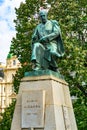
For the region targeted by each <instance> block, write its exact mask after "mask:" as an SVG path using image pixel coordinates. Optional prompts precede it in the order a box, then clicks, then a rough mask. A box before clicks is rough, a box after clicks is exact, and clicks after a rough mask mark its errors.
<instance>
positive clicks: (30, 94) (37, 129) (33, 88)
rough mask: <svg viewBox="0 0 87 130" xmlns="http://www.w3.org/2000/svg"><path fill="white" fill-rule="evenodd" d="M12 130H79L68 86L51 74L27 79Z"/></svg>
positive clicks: (18, 97)
mask: <svg viewBox="0 0 87 130" xmlns="http://www.w3.org/2000/svg"><path fill="white" fill-rule="evenodd" d="M11 130H77V126H76V122H75V117H74V113H73V108H72V103H71V98H70V93H69V88H68V84H67V83H66V82H65V81H64V80H62V79H60V78H57V77H56V76H54V75H51V74H49V75H47V74H46V75H40V76H38V75H36V76H35V75H34V76H26V77H24V78H23V79H22V81H21V84H20V88H19V94H18V96H17V103H16V107H15V111H14V116H13V121H12V125H11Z"/></svg>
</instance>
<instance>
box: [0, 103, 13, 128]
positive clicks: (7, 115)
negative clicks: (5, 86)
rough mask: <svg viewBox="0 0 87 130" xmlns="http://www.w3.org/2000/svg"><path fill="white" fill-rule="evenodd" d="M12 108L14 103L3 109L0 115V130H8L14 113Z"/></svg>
mask: <svg viewBox="0 0 87 130" xmlns="http://www.w3.org/2000/svg"><path fill="white" fill-rule="evenodd" d="M14 106H15V101H14V102H12V104H11V105H10V106H9V107H7V108H6V109H5V112H4V113H1V115H0V117H1V120H0V130H10V128H11V121H12V118H13V113H14Z"/></svg>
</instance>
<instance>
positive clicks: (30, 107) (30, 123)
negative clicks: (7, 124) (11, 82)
mask: <svg viewBox="0 0 87 130" xmlns="http://www.w3.org/2000/svg"><path fill="white" fill-rule="evenodd" d="M44 104H45V91H40V90H39V91H23V93H22V128H42V127H44V106H45V105H44Z"/></svg>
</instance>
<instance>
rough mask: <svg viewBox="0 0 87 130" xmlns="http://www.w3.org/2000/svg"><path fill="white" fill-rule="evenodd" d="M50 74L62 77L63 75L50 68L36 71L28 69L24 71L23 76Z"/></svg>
mask: <svg viewBox="0 0 87 130" xmlns="http://www.w3.org/2000/svg"><path fill="white" fill-rule="evenodd" d="M47 75H50V76H51V75H52V76H54V77H56V78H60V79H64V77H63V76H62V75H61V74H60V73H59V72H54V71H51V70H38V71H30V72H25V74H24V77H34V76H47Z"/></svg>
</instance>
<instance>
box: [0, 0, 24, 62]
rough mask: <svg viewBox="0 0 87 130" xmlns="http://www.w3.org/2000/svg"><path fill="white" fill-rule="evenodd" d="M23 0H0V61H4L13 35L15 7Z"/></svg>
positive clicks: (14, 32)
mask: <svg viewBox="0 0 87 130" xmlns="http://www.w3.org/2000/svg"><path fill="white" fill-rule="evenodd" d="M21 2H25V0H0V62H2V63H6V58H7V55H8V53H9V50H10V45H11V40H12V38H13V37H15V34H16V31H15V24H14V22H13V20H14V19H15V18H16V14H15V9H14V8H15V7H16V8H18V7H19V6H20V3H21Z"/></svg>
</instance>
